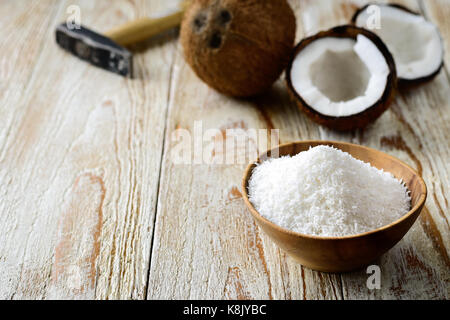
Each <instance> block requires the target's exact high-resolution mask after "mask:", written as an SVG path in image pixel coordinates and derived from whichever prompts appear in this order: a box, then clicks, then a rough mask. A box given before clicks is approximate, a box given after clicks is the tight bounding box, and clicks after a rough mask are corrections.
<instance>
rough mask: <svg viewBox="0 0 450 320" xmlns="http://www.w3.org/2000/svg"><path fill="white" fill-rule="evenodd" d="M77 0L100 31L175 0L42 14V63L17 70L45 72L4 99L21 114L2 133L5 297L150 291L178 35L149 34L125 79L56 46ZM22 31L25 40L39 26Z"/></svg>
mask: <svg viewBox="0 0 450 320" xmlns="http://www.w3.org/2000/svg"><path fill="white" fill-rule="evenodd" d="M69 4H71V5H79V6H80V8H81V19H82V22H83V24H86V25H89V26H93V27H94V28H95V29H96V30H99V31H102V30H103V31H104V30H107V29H109V28H111V27H112V26H113V25H115V23H120V22H125V21H127V20H129V19H132V18H133V17H135V16H137V15H144V14H150V13H152V12H159V11H160V10H161V9H163V8H164V6H162V5H161V3H160V2H159V1H153V2H144V1H141V2H114V3H111V2H109V1H96V2H95V3H94V2H92V1H79V2H70V3H69V2H62V3H60V5H59V6H55V5H54V4H52V3H47V6H48V7H49V9H50V8H53V6H55V9H54V10H57V11H58V14H57V15H54V16H51V15H49V13H48V12H46V10H45V7H44V9H42V10H38V11H36V10H35V11H34V13H33V15H35V16H36V17H35V19H36V21H41V20H43V21H47V22H46V23H47V24H48V25H47V26H46V28H45V30H43V31H42V32H43V35H42V36H40V38H42V40H41V41H42V44H41V45H40V51H39V60H38V62H36V63H35V65H34V66H33V68H34V69H33V68H30V66H29V65H28V63H29V62H28V61H27V59H24V60H21V61H22V62H21V63H22V64H23V65H19V66H18V67H15V68H14V70H16V69H17V72H20V71H21V69H23V70H27V69H33V71H32V74H33V75H34V76H33V77H31V80H29V83H28V85H27V86H28V90H26V91H22V94H21V96H20V99H19V101H17V102H16V101H14V100H12V99H11V100H10V101H6V102H5V103H4V104H2V112H5V113H8V116H7V117H6V119H13V120H14V122H13V123H12V124H11V125H9V126H10V127H11V128H12V129H10V130H9V134H8V135H6V136H5V135H4V136H2V137H3V138H2V139H1V142H0V145H2V146H4V147H3V148H2V149H1V154H2V158H1V163H0V165H1V167H0V180H1V181H2V183H1V187H0V190H1V191H0V194H2V202H1V210H2V213H3V214H2V215H1V218H0V220H1V223H0V224H1V232H0V234H1V235H0V237H1V243H2V245H1V248H0V250H1V251H0V257H1V258H0V265H1V268H2V270H5V271H6V272H2V283H6V284H7V285H6V286H4V285H2V286H0V296H1V297H4V298H17V299H18V298H39V299H41V298H55V297H58V298H67V299H72V298H80V299H85V298H138V299H143V298H144V297H145V294H146V286H147V276H148V267H149V255H150V246H151V236H152V232H153V230H152V225H153V214H154V210H155V205H156V194H157V193H156V192H157V185H158V179H159V166H160V161H161V152H162V141H163V132H164V123H165V115H166V107H167V95H168V86H169V79H170V72H171V64H172V59H173V57H174V50H173V43H174V42H175V41H176V38H175V37H174V36H173V35H168V36H166V38H165V39H159V41H158V42H152V43H148V46H152V49H151V50H149V51H148V52H147V54H145V55H141V54H137V55H136V56H135V65H136V68H137V70H138V71H137V79H133V80H129V79H125V78H121V77H118V76H116V75H114V74H111V73H108V72H105V71H103V70H100V69H97V68H93V67H91V66H90V65H88V64H86V63H84V62H82V61H80V60H78V59H76V58H75V57H73V56H71V55H69V54H67V53H65V52H64V51H62V50H60V48H58V47H57V46H56V45H55V43H54V28H55V25H56V24H57V23H59V22H61V21H64V20H65V19H66V17H67V14H66V8H67V7H68V5H69ZM22 7H26V6H25V4H24V3H22ZM0 8H1V9H2V10H5V9H6V10H7V9H9V8H5V7H3V5H2V6H1V7H0ZM26 9H28V8H26ZM48 11H50V12H51V10H48ZM19 13H20V12H18V14H19ZM33 17H34V16H33ZM111 17H113V19H112V18H111ZM50 18H51V19H50ZM33 19H34V18H33ZM45 19H46V20H45ZM50 20H51V21H50ZM2 21H3V20H2ZM14 32H18V35H21V39H23V41H24V42H27V41H30V39H34V37H33V34H35V33H36V31H35V30H33V29H32V28H30V29H26V30H21V29H19V30H17V29H13V30H12V31H11V33H13V34H14ZM38 36H39V34H38ZM40 38H39V37H37V38H36V41H38V40H39V39H40ZM163 40H164V41H163ZM10 41H11V40H10ZM31 44H33V42H32V43H31ZM8 45H9V46H10V47H12V48H14V45H13V44H11V43H9V44H8ZM35 46H37V44H36V45H35ZM29 52H30V54H33V52H32V51H29ZM16 54H17V55H20V54H21V52H18V51H17V53H16ZM34 54H35V55H37V54H38V52H36V53H34ZM9 55H10V56H13V55H12V54H9ZM6 58H7V57H6V56H3V53H2V61H3V60H4V59H6ZM32 58H33V56H32ZM18 61H19V60H18ZM30 61H33V60H30ZM17 63H19V62H17ZM14 70H11V75H12V76H13V77H14V76H20V74H16V73H15V72H14ZM23 72H25V71H23ZM25 79H26V77H25ZM17 81H22V82H24V80H21V79H18V80H17ZM10 85H14V83H11V84H10ZM5 86H8V83H7V82H6V83H5ZM2 121H3V118H2ZM7 125H8V123H7ZM2 129H3V126H2Z"/></svg>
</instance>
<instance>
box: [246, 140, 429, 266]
mask: <svg viewBox="0 0 450 320" xmlns="http://www.w3.org/2000/svg"><path fill="white" fill-rule="evenodd" d="M317 145H329V146H334V147H336V148H338V149H341V150H342V151H345V152H348V153H350V154H351V155H352V156H353V157H355V158H357V159H359V160H362V161H364V162H369V163H370V164H371V165H372V166H375V167H376V168H378V169H383V170H385V171H388V172H390V173H392V174H393V175H394V176H395V177H396V178H397V179H402V180H403V181H404V182H405V183H406V186H407V187H408V190H409V191H410V192H411V207H412V209H411V210H410V211H409V212H408V213H407V214H405V215H404V216H403V217H401V218H400V219H399V220H397V221H395V222H393V223H391V224H389V225H387V226H384V227H381V228H379V229H376V230H373V231H370V232H366V233H362V234H357V235H352V236H345V237H319V236H311V235H305V234H300V233H296V232H292V231H289V230H286V229H284V228H282V227H280V226H278V225H275V224H274V223H272V222H270V221H269V220H267V219H266V218H264V217H262V216H261V215H260V214H259V213H258V212H257V211H256V209H255V208H254V207H253V205H252V204H251V203H250V201H249V199H248V192H247V190H248V188H247V187H248V180H249V178H250V176H251V174H252V171H253V168H254V167H255V166H256V163H253V164H250V165H249V166H248V167H247V170H246V171H245V173H244V177H243V181H242V184H243V185H242V187H243V193H242V194H243V198H244V201H245V203H246V205H247V207H248V208H249V210H250V212H251V214H252V216H253V218H254V219H255V220H256V222H257V224H258V225H259V226H260V227H261V228H262V229H263V230H264V232H265V233H266V234H267V235H268V236H269V237H270V238H271V239H272V240H273V241H274V242H275V243H276V244H277V245H278V246H279V247H280V248H281V249H283V250H284V251H286V252H287V253H288V254H289V255H290V256H292V257H293V258H294V259H296V260H297V261H299V262H300V263H301V264H302V265H304V266H306V267H308V268H311V269H314V270H319V271H325V272H346V271H352V270H355V269H359V268H361V267H363V266H365V265H368V264H370V263H371V262H373V261H374V260H376V259H377V258H378V257H380V256H381V255H382V254H383V253H385V252H386V251H388V250H389V249H390V248H392V247H393V246H394V245H395V244H396V243H397V242H398V241H400V240H401V239H402V238H403V236H404V235H405V234H406V232H408V230H409V229H410V228H411V226H412V225H413V223H414V222H415V221H416V219H417V217H418V216H419V214H420V211H421V210H422V208H423V206H424V204H425V199H426V195H427V189H426V185H425V182H424V181H423V179H422V178H421V177H420V176H419V174H418V173H417V172H416V171H415V170H414V169H412V168H411V167H410V166H408V165H407V164H405V163H403V162H402V161H400V160H398V159H396V158H394V157H392V156H389V155H387V154H385V153H383V152H381V151H378V150H375V149H371V148H367V147H364V146H360V145H355V144H350V143H344V142H334V141H317V140H316V141H301V142H294V143H289V144H285V145H281V146H279V147H278V148H276V149H272V150H270V151H268V152H266V153H264V154H263V155H261V156H260V157H259V159H258V161H257V162H262V161H264V160H265V159H267V158H269V157H276V156H278V155H279V156H284V155H295V154H297V153H299V152H302V151H306V150H308V149H309V148H310V147H314V146H317Z"/></svg>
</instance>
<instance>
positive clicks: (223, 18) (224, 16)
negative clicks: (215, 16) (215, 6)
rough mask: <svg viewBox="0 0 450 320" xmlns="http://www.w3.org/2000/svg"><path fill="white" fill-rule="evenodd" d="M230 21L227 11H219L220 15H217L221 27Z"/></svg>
mask: <svg viewBox="0 0 450 320" xmlns="http://www.w3.org/2000/svg"><path fill="white" fill-rule="evenodd" d="M230 20H231V14H230V12H229V11H228V10H225V9H224V10H222V11H220V15H219V22H220V24H222V25H226V24H227V23H228V22H230Z"/></svg>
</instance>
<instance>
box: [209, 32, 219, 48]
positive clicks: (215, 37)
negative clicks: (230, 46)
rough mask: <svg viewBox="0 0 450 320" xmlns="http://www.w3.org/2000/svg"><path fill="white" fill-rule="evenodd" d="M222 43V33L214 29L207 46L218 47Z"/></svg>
mask: <svg viewBox="0 0 450 320" xmlns="http://www.w3.org/2000/svg"><path fill="white" fill-rule="evenodd" d="M221 44H222V35H221V34H220V32H218V31H216V32H214V33H213V34H212V36H211V39H210V40H209V47H210V48H212V49H218V48H219V47H220V45H221Z"/></svg>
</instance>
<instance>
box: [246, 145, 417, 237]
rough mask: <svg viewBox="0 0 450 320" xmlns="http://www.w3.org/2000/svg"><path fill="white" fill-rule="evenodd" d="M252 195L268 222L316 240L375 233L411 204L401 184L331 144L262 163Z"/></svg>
mask: <svg viewBox="0 0 450 320" xmlns="http://www.w3.org/2000/svg"><path fill="white" fill-rule="evenodd" d="M248 191H249V199H250V201H251V202H252V204H253V205H254V207H255V209H256V210H257V211H258V212H259V213H260V214H261V215H262V216H263V217H265V218H266V219H268V220H270V221H272V222H273V223H275V224H277V225H279V226H281V227H283V228H286V229H289V230H292V231H295V232H299V233H302V234H309V235H316V236H333V237H334V236H347V235H354V234H358V233H363V232H367V231H371V230H374V229H377V228H380V227H382V226H384V225H387V224H389V223H392V222H394V221H395V220H397V219H399V218H400V217H401V216H403V215H404V214H405V213H407V212H408V211H409V210H410V206H411V198H410V195H409V191H408V189H407V188H406V186H405V184H404V183H403V182H402V181H399V180H397V179H396V178H395V177H394V176H393V175H392V174H391V173H389V172H385V171H383V170H379V169H377V168H375V167H372V166H371V165H370V164H369V163H365V162H363V161H360V160H358V159H355V158H353V157H352V156H351V155H350V154H348V153H346V152H343V151H341V150H339V149H336V148H333V147H329V146H317V147H314V148H310V149H309V150H308V151H304V152H300V153H299V154H297V155H295V156H293V157H290V156H285V157H281V158H277V159H268V160H267V161H264V162H263V163H261V164H259V165H258V166H257V167H255V169H254V170H253V172H252V176H251V178H250V181H249V190H248Z"/></svg>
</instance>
